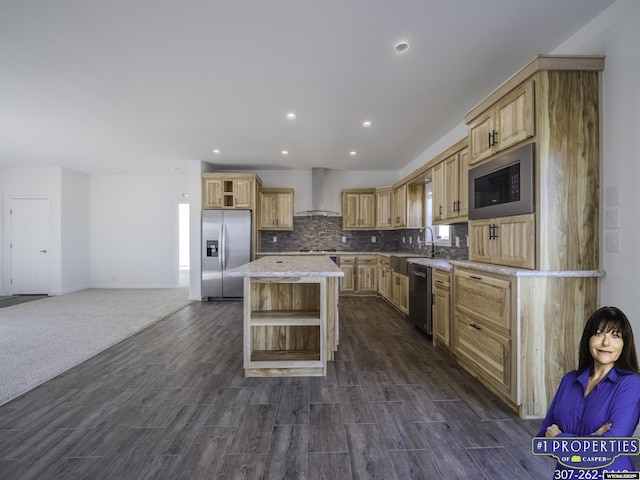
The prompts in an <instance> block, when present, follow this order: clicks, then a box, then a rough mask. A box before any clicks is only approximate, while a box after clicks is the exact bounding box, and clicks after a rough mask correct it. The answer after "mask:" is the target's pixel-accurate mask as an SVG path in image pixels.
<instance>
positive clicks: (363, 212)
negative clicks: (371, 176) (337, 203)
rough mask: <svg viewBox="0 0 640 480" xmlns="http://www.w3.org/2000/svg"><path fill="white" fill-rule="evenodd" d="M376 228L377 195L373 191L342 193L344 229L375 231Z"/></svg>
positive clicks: (360, 190) (344, 191)
mask: <svg viewBox="0 0 640 480" xmlns="http://www.w3.org/2000/svg"><path fill="white" fill-rule="evenodd" d="M375 227H376V195H375V190H373V189H357V190H343V191H342V228H343V229H344V230H373V229H375Z"/></svg>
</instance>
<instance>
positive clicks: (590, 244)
mask: <svg viewBox="0 0 640 480" xmlns="http://www.w3.org/2000/svg"><path fill="white" fill-rule="evenodd" d="M598 85H599V74H598V73H597V72H564V71H553V72H540V73H539V74H538V81H537V82H536V86H537V89H538V92H537V98H538V99H540V101H539V102H537V105H538V106H537V112H536V115H537V118H538V125H539V129H538V139H537V142H536V148H537V150H538V155H537V157H538V172H539V177H538V178H537V182H536V183H537V185H538V192H539V193H538V195H537V207H538V213H539V215H538V219H539V222H538V226H539V237H538V238H539V242H538V249H537V250H538V251H537V254H538V258H539V269H541V270H595V269H598V268H599V265H600V256H599V253H600V252H599V226H600V223H599V200H600V191H599V189H600V145H599V128H600V126H599V115H600V113H599V108H598V98H599V86H598Z"/></svg>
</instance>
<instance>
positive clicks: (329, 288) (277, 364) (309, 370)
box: [228, 255, 344, 377]
mask: <svg viewBox="0 0 640 480" xmlns="http://www.w3.org/2000/svg"><path fill="white" fill-rule="evenodd" d="M228 274H229V275H231V276H239V277H244V314H243V333H244V334H243V340H244V342H243V343H244V344H243V350H244V362H243V365H244V375H245V377H292V376H323V375H326V373H327V361H332V360H333V358H334V352H335V351H336V349H337V347H338V340H339V339H338V326H339V319H338V277H342V276H343V275H344V273H343V272H342V270H341V269H340V267H338V266H337V265H336V264H335V263H334V262H333V261H332V260H331V259H330V258H329V257H328V256H325V255H295V256H293V255H291V256H287V255H278V256H265V257H262V258H259V259H258V260H255V261H253V262H250V263H247V264H245V265H242V266H240V267H237V268H234V269H232V270H229V271H228Z"/></svg>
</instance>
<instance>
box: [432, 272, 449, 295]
mask: <svg viewBox="0 0 640 480" xmlns="http://www.w3.org/2000/svg"><path fill="white" fill-rule="evenodd" d="M433 284H434V286H435V287H436V288H446V289H447V290H449V287H450V277H449V272H445V271H444V270H436V269H434V270H433Z"/></svg>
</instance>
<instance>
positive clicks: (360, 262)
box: [358, 257, 378, 265]
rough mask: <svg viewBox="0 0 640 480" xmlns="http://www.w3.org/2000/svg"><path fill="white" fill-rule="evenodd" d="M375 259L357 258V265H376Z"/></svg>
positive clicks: (376, 260) (376, 259)
mask: <svg viewBox="0 0 640 480" xmlns="http://www.w3.org/2000/svg"><path fill="white" fill-rule="evenodd" d="M377 264H378V258H377V257H358V265H377Z"/></svg>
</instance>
